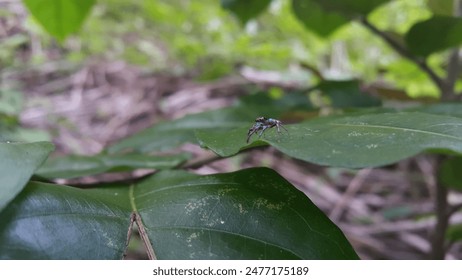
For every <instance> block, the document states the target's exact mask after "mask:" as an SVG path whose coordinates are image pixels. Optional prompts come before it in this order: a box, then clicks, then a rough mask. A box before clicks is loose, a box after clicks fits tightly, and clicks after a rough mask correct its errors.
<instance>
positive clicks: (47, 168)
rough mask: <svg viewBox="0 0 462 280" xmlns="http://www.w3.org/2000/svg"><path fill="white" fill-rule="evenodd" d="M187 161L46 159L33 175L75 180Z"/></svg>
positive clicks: (126, 157) (133, 156)
mask: <svg viewBox="0 0 462 280" xmlns="http://www.w3.org/2000/svg"><path fill="white" fill-rule="evenodd" d="M187 159H188V155H187V154H179V155H170V156H151V155H142V154H126V155H105V154H101V155H95V156H78V155H70V156H64V157H57V158H50V159H48V160H47V161H46V162H45V163H44V164H43V165H42V166H41V167H40V168H39V169H38V170H37V172H35V174H37V175H40V176H42V177H46V178H75V177H81V176H88V175H94V174H99V173H104V172H115V171H130V170H134V169H139V168H144V169H165V168H172V167H175V166H177V165H179V164H180V163H182V162H184V161H185V160H187Z"/></svg>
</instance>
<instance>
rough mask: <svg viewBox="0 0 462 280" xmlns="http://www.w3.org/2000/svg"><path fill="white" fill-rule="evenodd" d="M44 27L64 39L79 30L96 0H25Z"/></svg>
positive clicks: (60, 39) (58, 37) (59, 38)
mask: <svg viewBox="0 0 462 280" xmlns="http://www.w3.org/2000/svg"><path fill="white" fill-rule="evenodd" d="M23 2H24V4H25V5H26V7H27V8H28V9H29V11H30V12H31V14H32V15H33V16H34V18H35V19H36V20H37V21H38V22H39V23H40V24H41V25H42V26H43V28H44V29H45V30H46V31H47V32H48V33H50V34H51V35H53V36H54V37H56V38H57V39H58V40H59V41H63V40H64V39H65V38H66V37H67V36H68V35H69V34H71V33H74V32H76V31H77V30H79V28H80V26H81V25H82V23H83V21H84V19H85V18H86V16H87V15H88V13H89V12H90V10H91V8H92V7H93V5H94V4H95V0H23Z"/></svg>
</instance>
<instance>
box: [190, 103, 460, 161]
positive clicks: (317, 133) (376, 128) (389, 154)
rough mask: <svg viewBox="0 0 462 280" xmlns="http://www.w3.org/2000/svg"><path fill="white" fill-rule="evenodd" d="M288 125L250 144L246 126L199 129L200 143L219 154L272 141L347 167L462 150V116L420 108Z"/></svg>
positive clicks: (292, 151) (312, 158) (301, 155)
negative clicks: (217, 129)
mask: <svg viewBox="0 0 462 280" xmlns="http://www.w3.org/2000/svg"><path fill="white" fill-rule="evenodd" d="M250 125H252V124H251V123H249V126H248V127H247V129H248V128H249V127H250ZM285 127H286V128H287V129H288V130H289V132H288V133H286V132H281V133H277V131H276V129H275V128H273V129H269V130H267V131H266V132H265V134H264V135H263V137H261V138H259V139H258V136H253V137H252V138H251V143H250V145H247V144H246V142H245V141H246V132H247V129H246V127H241V128H239V129H236V130H231V131H215V132H211V131H202V130H199V131H197V132H196V136H197V138H198V140H199V142H200V143H201V146H203V147H205V148H208V149H211V150H213V151H214V152H215V153H217V154H218V155H220V156H225V157H226V156H231V155H234V154H236V153H238V152H239V151H240V150H241V149H244V148H248V147H251V146H254V145H255V144H257V145H263V144H270V145H272V146H273V147H275V148H276V149H278V150H279V151H281V152H283V153H285V154H287V155H289V156H291V157H294V158H297V159H301V160H305V161H308V162H312V163H316V164H320V165H329V166H336V167H346V168H364V167H374V166H382V165H387V164H391V163H395V162H398V161H400V160H402V159H405V158H408V157H412V156H415V155H416V154H418V153H421V152H424V151H427V150H437V149H439V150H450V151H453V152H457V153H462V119H460V118H454V117H448V116H441V115H432V114H424V113H418V112H403V113H377V114H370V115H359V116H355V115H351V116H348V115H343V116H332V117H325V118H317V119H314V120H312V121H308V122H303V123H299V124H294V125H286V126H285ZM256 139H258V141H256ZM252 141H255V142H252Z"/></svg>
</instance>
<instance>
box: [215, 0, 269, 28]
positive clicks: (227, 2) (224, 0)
mask: <svg viewBox="0 0 462 280" xmlns="http://www.w3.org/2000/svg"><path fill="white" fill-rule="evenodd" d="M270 3H271V0H221V6H222V7H223V8H225V9H227V10H229V11H231V12H232V13H233V14H235V15H236V16H237V17H238V18H239V20H240V21H241V22H242V23H243V24H245V23H247V22H248V21H249V20H251V19H252V18H255V17H257V16H258V15H259V14H260V13H261V12H263V11H264V10H265V9H266V8H267V7H268V5H269V4H270Z"/></svg>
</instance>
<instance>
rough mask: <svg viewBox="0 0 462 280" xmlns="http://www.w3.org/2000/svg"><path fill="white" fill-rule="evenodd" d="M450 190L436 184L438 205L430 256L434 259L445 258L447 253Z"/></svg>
mask: <svg viewBox="0 0 462 280" xmlns="http://www.w3.org/2000/svg"><path fill="white" fill-rule="evenodd" d="M447 196H448V190H447V189H446V188H445V187H444V186H442V185H437V186H436V196H435V206H436V209H435V211H436V225H435V229H434V233H433V237H432V241H431V245H432V248H431V252H430V258H431V259H433V260H444V258H445V255H446V250H445V245H444V242H445V235H446V230H447V228H448V225H449V217H450V215H448V200H447V199H448V197H447Z"/></svg>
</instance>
